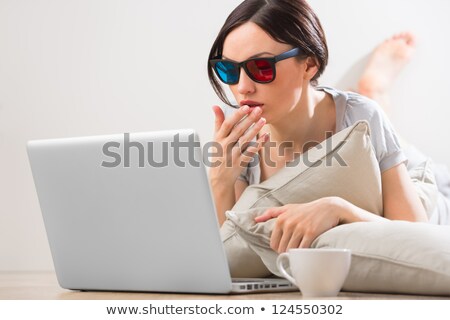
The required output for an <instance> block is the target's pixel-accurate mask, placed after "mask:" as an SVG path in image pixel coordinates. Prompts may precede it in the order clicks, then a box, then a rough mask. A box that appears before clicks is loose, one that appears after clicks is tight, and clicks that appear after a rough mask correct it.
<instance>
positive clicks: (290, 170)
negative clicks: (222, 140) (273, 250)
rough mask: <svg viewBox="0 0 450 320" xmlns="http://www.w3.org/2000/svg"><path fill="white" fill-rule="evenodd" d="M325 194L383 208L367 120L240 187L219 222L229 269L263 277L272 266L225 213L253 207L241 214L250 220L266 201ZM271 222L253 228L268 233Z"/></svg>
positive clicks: (379, 211) (307, 198) (376, 210)
mask: <svg viewBox="0 0 450 320" xmlns="http://www.w3.org/2000/svg"><path fill="white" fill-rule="evenodd" d="M327 196H339V197H342V198H344V199H346V200H348V201H349V202H351V203H353V204H355V205H357V206H359V207H361V208H363V209H366V210H368V211H369V212H373V213H375V214H378V215H381V214H382V210H383V203H382V191H381V173H380V169H379V165H378V161H377V159H376V157H375V153H374V151H373V149H372V144H371V142H370V137H369V125H368V123H367V122H366V121H360V122H357V123H355V124H354V125H353V126H352V127H348V128H346V129H344V130H342V131H340V132H338V133H336V134H335V135H333V136H331V137H330V138H328V139H327V140H325V141H323V142H322V143H321V144H319V145H317V146H315V147H314V148H311V149H310V150H308V151H307V152H305V153H303V154H302V155H300V157H298V158H297V159H296V160H294V161H293V162H292V163H290V164H288V165H287V166H286V167H285V168H283V169H282V170H280V171H278V172H277V173H276V174H274V175H273V176H272V177H270V179H267V180H266V181H264V182H262V183H260V184H254V185H250V186H249V187H247V188H246V189H245V191H244V192H243V194H242V195H241V197H240V198H239V200H238V201H237V203H236V204H235V205H234V207H233V208H232V209H231V211H228V212H226V215H227V217H228V218H229V219H228V220H226V221H225V222H224V224H223V226H222V228H221V236H222V240H223V242H224V246H225V251H226V253H227V258H228V261H229V266H230V271H231V275H232V276H233V277H262V276H269V275H271V274H272V273H276V272H275V271H276V270H273V269H272V268H268V265H269V266H270V263H267V261H264V255H263V254H261V252H260V251H259V252H258V251H255V248H254V247H252V245H254V243H251V242H249V241H248V239H245V240H246V241H243V240H242V238H241V237H240V234H239V233H238V232H237V229H236V223H234V220H233V219H232V217H231V216H230V214H235V213H239V212H243V214H242V215H245V212H246V210H249V209H255V210H256V211H252V212H250V213H249V214H248V215H247V217H246V218H249V219H250V220H247V222H248V223H249V224H248V225H249V226H251V225H254V222H253V220H251V219H253V217H254V216H255V215H254V214H255V213H262V212H264V210H265V209H266V208H267V207H277V206H282V205H285V204H289V203H305V202H310V201H313V200H316V199H319V198H322V197H327ZM273 223H274V220H273V219H272V220H269V221H267V222H265V223H263V224H258V226H255V228H260V227H261V228H263V229H264V230H265V232H266V234H265V237H266V238H268V237H269V234H270V232H271V230H272V228H273ZM239 230H241V229H239ZM252 231H254V230H252ZM252 250H253V251H254V252H256V253H257V255H255V254H254V252H251V251H252ZM269 260H270V261H272V258H271V259H269Z"/></svg>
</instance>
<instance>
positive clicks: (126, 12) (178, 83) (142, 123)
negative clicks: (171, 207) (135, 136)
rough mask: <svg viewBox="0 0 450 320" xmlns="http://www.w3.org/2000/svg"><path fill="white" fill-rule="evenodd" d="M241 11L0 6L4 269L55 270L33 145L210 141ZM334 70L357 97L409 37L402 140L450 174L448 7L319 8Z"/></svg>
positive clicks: (5, 0)
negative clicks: (225, 48) (218, 78)
mask: <svg viewBox="0 0 450 320" xmlns="http://www.w3.org/2000/svg"><path fill="white" fill-rule="evenodd" d="M238 3H240V0H227V1H208V0H192V1H182V0H177V1H156V0H126V1H125V0H123V1H118V0H64V1H60V0H0V270H51V269H53V266H52V261H51V256H50V251H49V248H48V244H47V239H46V235H45V230H44V226H43V223H42V217H41V213H40V209H39V204H38V200H37V197H36V193H35V190H34V185H33V181H32V176H31V171H30V168H29V164H28V159H27V155H26V149H25V144H26V141H28V140H30V139H41V138H58V137H71V136H81V135H94V134H107V133H123V132H138V131H150V130H162V129H174V128H194V129H196V130H197V131H198V132H199V134H200V137H201V138H202V140H203V142H205V141H208V140H210V139H211V138H212V130H213V121H214V119H213V114H212V111H211V106H212V105H213V104H216V103H219V102H220V101H219V100H218V99H217V98H216V97H215V95H214V93H213V91H212V89H211V88H210V86H209V83H208V79H207V75H206V63H207V61H206V59H207V56H208V53H209V49H210V46H211V44H212V42H213V40H214V38H215V35H216V34H217V32H218V31H219V29H220V27H221V26H222V24H223V22H224V20H225V18H226V16H227V15H228V14H229V13H230V12H231V10H232V9H233V8H234V7H235V6H236V5H237V4H238ZM310 3H311V5H312V6H313V7H314V8H315V9H316V11H317V13H318V15H319V17H320V18H321V21H322V24H323V26H324V28H325V31H326V34H327V37H328V43H329V49H330V62H329V66H328V69H327V70H326V72H325V74H324V76H323V77H322V78H321V84H326V85H332V86H337V87H338V88H341V89H348V88H352V87H354V82H355V79H356V78H357V75H358V72H360V70H361V68H362V66H363V65H364V63H365V60H366V59H367V55H368V54H369V53H370V51H371V50H372V49H373V48H374V47H375V45H376V44H377V43H379V42H380V41H382V40H383V39H385V38H387V37H389V36H390V35H391V34H393V33H394V32H397V31H402V30H411V31H413V32H415V33H416V35H417V36H418V48H417V51H416V53H415V55H414V57H413V60H412V62H411V63H410V64H409V65H408V66H407V68H406V69H405V70H404V71H403V73H402V74H401V75H400V77H399V79H398V82H397V83H396V85H395V86H394V87H393V88H392V95H393V106H394V111H393V113H392V115H391V116H392V117H391V119H392V122H393V123H394V125H395V126H396V128H397V131H398V132H399V133H400V134H401V135H402V136H404V137H405V138H406V139H407V140H409V141H411V142H413V143H414V144H416V145H417V146H418V147H419V148H420V149H422V150H423V151H425V152H426V153H427V154H428V155H430V156H431V157H432V158H433V159H434V160H435V161H437V162H444V163H446V164H448V165H450V148H448V147H446V146H447V141H446V139H447V137H448V136H449V133H450V128H449V126H448V124H447V123H448V120H447V117H448V116H449V111H448V110H449V108H450V102H449V95H450V91H449V90H448V89H447V88H446V87H448V84H449V80H448V79H449V77H448V75H447V72H449V71H450V62H449V60H450V45H449V43H448V42H449V41H448V40H447V39H448V31H449V30H450V20H449V19H448V16H447V15H448V13H449V12H450V1H445V0H428V1H423V0H422V1H418V0H415V1H407V0H396V1H392V0H377V1H360V0H339V1H333V0H311V1H310Z"/></svg>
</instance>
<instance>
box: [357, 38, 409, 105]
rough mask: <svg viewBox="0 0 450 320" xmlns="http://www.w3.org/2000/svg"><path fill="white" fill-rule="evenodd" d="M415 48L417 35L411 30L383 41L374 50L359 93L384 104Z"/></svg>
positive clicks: (360, 83) (359, 86)
mask: <svg viewBox="0 0 450 320" xmlns="http://www.w3.org/2000/svg"><path fill="white" fill-rule="evenodd" d="M414 49H415V36H414V34H412V33H410V32H402V33H398V34H395V35H394V36H392V37H391V38H390V39H387V40H385V41H384V42H383V43H381V44H380V45H379V46H378V47H376V48H375V50H374V51H373V53H372V56H371V57H370V59H369V62H368V64H367V66H366V68H365V70H364V72H363V74H362V76H361V79H360V80H359V82H358V91H359V93H361V94H363V95H365V96H368V97H369V98H372V99H374V100H377V101H378V102H379V103H380V104H382V105H384V104H385V101H384V100H386V95H387V94H388V92H389V89H390V88H391V85H392V84H393V82H394V80H395V79H396V78H397V75H398V74H399V73H400V71H401V70H402V69H403V67H404V66H405V64H406V63H407V62H408V61H409V60H410V58H411V56H412V54H413V52H414ZM380 100H381V101H380ZM384 107H387V106H386V105H384Z"/></svg>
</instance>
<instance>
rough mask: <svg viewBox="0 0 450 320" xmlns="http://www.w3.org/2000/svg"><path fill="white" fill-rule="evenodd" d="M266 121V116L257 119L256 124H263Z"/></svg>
mask: <svg viewBox="0 0 450 320" xmlns="http://www.w3.org/2000/svg"><path fill="white" fill-rule="evenodd" d="M264 123H266V118H261V119H259V120H258V124H264Z"/></svg>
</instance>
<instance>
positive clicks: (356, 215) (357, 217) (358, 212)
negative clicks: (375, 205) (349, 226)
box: [335, 197, 385, 224]
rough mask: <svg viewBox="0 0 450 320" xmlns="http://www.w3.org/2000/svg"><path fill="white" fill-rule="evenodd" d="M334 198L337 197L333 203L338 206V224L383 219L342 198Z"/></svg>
mask: <svg viewBox="0 0 450 320" xmlns="http://www.w3.org/2000/svg"><path fill="white" fill-rule="evenodd" d="M335 198H337V199H335V204H336V206H337V207H338V212H339V213H338V215H339V224H346V223H352V222H370V221H383V220H385V219H384V218H383V217H380V216H378V215H376V214H374V213H372V212H369V211H367V210H364V209H362V208H360V207H358V206H356V205H354V204H353V203H351V202H349V201H347V200H345V199H343V198H340V197H335Z"/></svg>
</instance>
